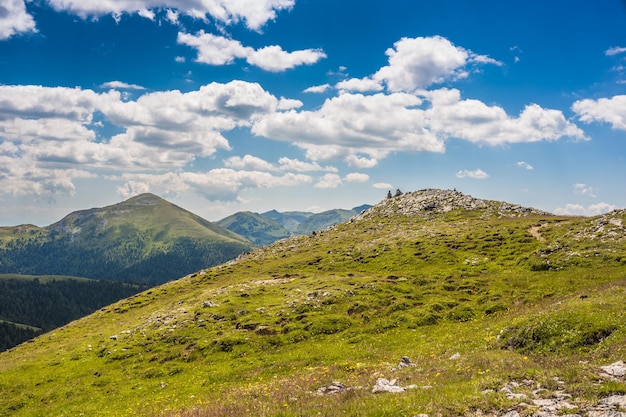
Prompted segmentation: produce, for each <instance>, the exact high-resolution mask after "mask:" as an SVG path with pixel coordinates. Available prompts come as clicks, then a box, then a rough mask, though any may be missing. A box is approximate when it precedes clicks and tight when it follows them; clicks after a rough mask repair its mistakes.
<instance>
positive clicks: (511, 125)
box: [252, 89, 588, 168]
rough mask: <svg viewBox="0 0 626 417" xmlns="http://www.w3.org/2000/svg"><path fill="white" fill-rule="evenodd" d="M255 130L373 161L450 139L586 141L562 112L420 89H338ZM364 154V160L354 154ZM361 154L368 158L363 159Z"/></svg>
mask: <svg viewBox="0 0 626 417" xmlns="http://www.w3.org/2000/svg"><path fill="white" fill-rule="evenodd" d="M252 131H253V133H254V134H256V135H259V136H264V137H267V138H271V139H274V140H284V141H289V142H295V143H296V144H297V145H298V146H300V147H302V148H304V149H306V151H307V157H308V158H309V159H312V160H332V159H346V161H347V162H348V164H349V165H350V166H354V167H357V168H366V167H368V165H369V167H371V166H374V165H375V164H376V161H377V160H378V159H381V158H384V157H385V156H386V155H387V154H389V153H390V152H443V151H444V150H445V141H446V140H447V139H448V138H457V139H462V140H467V141H469V142H473V143H478V144H487V145H492V146H495V145H504V144H510V143H524V142H538V141H556V140H559V139H561V138H563V137H570V138H573V139H577V140H587V139H588V138H587V137H586V136H585V134H584V132H583V131H582V130H581V129H580V128H579V127H577V126H576V125H575V124H574V123H572V122H570V121H568V120H567V119H566V118H565V116H564V115H563V113H562V112H561V111H559V110H552V109H544V108H542V107H541V106H539V105H537V104H531V105H528V106H526V108H525V109H524V110H523V111H522V112H521V113H520V114H519V115H518V116H517V117H513V116H510V115H508V114H507V113H506V111H505V110H504V109H503V108H501V107H498V106H488V105H486V104H485V103H483V102H481V101H478V100H471V99H461V96H460V92H459V91H458V90H456V89H439V90H431V91H426V90H423V91H421V92H420V93H414V94H409V93H389V94H385V93H376V94H371V95H364V94H353V93H347V92H346V93H343V94H340V95H339V96H336V97H333V98H328V99H326V100H325V101H324V103H323V104H322V106H321V107H319V108H318V109H315V110H305V111H300V112H297V111H289V112H281V113H271V114H266V115H264V116H263V117H261V118H260V119H259V120H258V121H257V122H255V123H254V126H253V128H252ZM359 154H360V155H361V157H360V158H361V159H360V158H358V157H356V155H359ZM363 157H366V158H367V159H362V158H363Z"/></svg>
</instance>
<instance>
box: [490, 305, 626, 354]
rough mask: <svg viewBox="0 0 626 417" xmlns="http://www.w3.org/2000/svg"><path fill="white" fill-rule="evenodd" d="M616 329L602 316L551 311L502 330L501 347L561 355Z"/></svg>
mask: <svg viewBox="0 0 626 417" xmlns="http://www.w3.org/2000/svg"><path fill="white" fill-rule="evenodd" d="M617 328H618V326H617V325H616V324H615V323H614V322H613V320H612V319H611V318H609V317H607V316H606V315H603V314H602V313H600V312H598V313H595V314H594V313H591V312H585V311H566V312H555V313H551V314H549V315H542V316H539V317H534V318H533V317H531V318H528V319H525V320H524V321H523V322H521V323H519V324H517V325H515V326H512V327H510V328H508V329H505V330H504V332H503V334H502V336H501V339H500V340H501V347H502V348H506V349H515V350H520V351H523V352H537V353H547V352H564V351H567V350H572V349H577V348H585V347H590V346H593V345H596V344H598V343H600V342H601V341H602V340H604V339H605V338H607V337H609V336H610V335H611V334H612V333H613V332H614V331H615V330H617Z"/></svg>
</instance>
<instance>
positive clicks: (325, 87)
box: [303, 84, 330, 94]
mask: <svg viewBox="0 0 626 417" xmlns="http://www.w3.org/2000/svg"><path fill="white" fill-rule="evenodd" d="M329 88H330V84H322V85H314V86H312V87H309V88H306V89H305V90H304V91H303V92H304V93H315V94H321V93H324V92H326V91H327V90H328V89H329Z"/></svg>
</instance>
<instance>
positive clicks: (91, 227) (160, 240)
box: [0, 194, 253, 285]
mask: <svg viewBox="0 0 626 417" xmlns="http://www.w3.org/2000/svg"><path fill="white" fill-rule="evenodd" d="M252 247H253V245H252V244H251V243H250V242H248V241H247V240H245V239H244V238H243V237H241V236H239V235H236V234H234V233H232V232H230V231H228V230H226V229H224V228H221V227H219V226H217V225H216V224H214V223H211V222H209V221H206V220H204V219H202V218H200V217H198V216H196V215H195V214H193V213H190V212H188V211H186V210H184V209H182V208H180V207H178V206H175V205H174V204H171V203H169V202H167V201H165V200H163V199H161V198H159V197H157V196H155V195H152V194H142V195H139V196H137V197H133V198H131V199H129V200H126V201H124V202H122V203H119V204H115V205H111V206H107V207H103V208H95V209H89V210H82V211H77V212H74V213H71V214H69V215H67V216H66V217H65V218H63V219H62V220H60V221H59V222H57V223H54V224H52V225H50V226H47V227H36V226H32V225H23V226H16V227H2V228H0V273H17V274H29V275H42V274H54V275H75V276H84V277H88V278H96V279H107V280H116V281H127V282H135V283H142V284H149V285H154V284H159V283H163V282H165V281H168V280H170V279H176V278H177V277H180V276H183V275H186V274H187V273H190V272H193V271H196V270H199V269H202V268H205V267H209V266H213V265H217V264H220V263H222V262H225V261H227V260H230V259H233V258H235V257H237V256H238V255H239V254H240V253H242V252H246V251H249V250H250V249H251V248H252Z"/></svg>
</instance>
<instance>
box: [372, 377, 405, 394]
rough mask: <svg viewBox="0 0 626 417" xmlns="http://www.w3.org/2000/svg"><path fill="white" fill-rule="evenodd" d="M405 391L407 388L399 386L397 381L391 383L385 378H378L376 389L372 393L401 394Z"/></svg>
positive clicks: (393, 380)
mask: <svg viewBox="0 0 626 417" xmlns="http://www.w3.org/2000/svg"><path fill="white" fill-rule="evenodd" d="M404 391H405V388H403V387H401V386H398V381H396V380H395V379H392V380H391V381H389V380H387V379H385V378H378V380H377V381H376V385H374V388H372V393H374V394H376V393H379V392H393V393H399V392H404Z"/></svg>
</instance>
